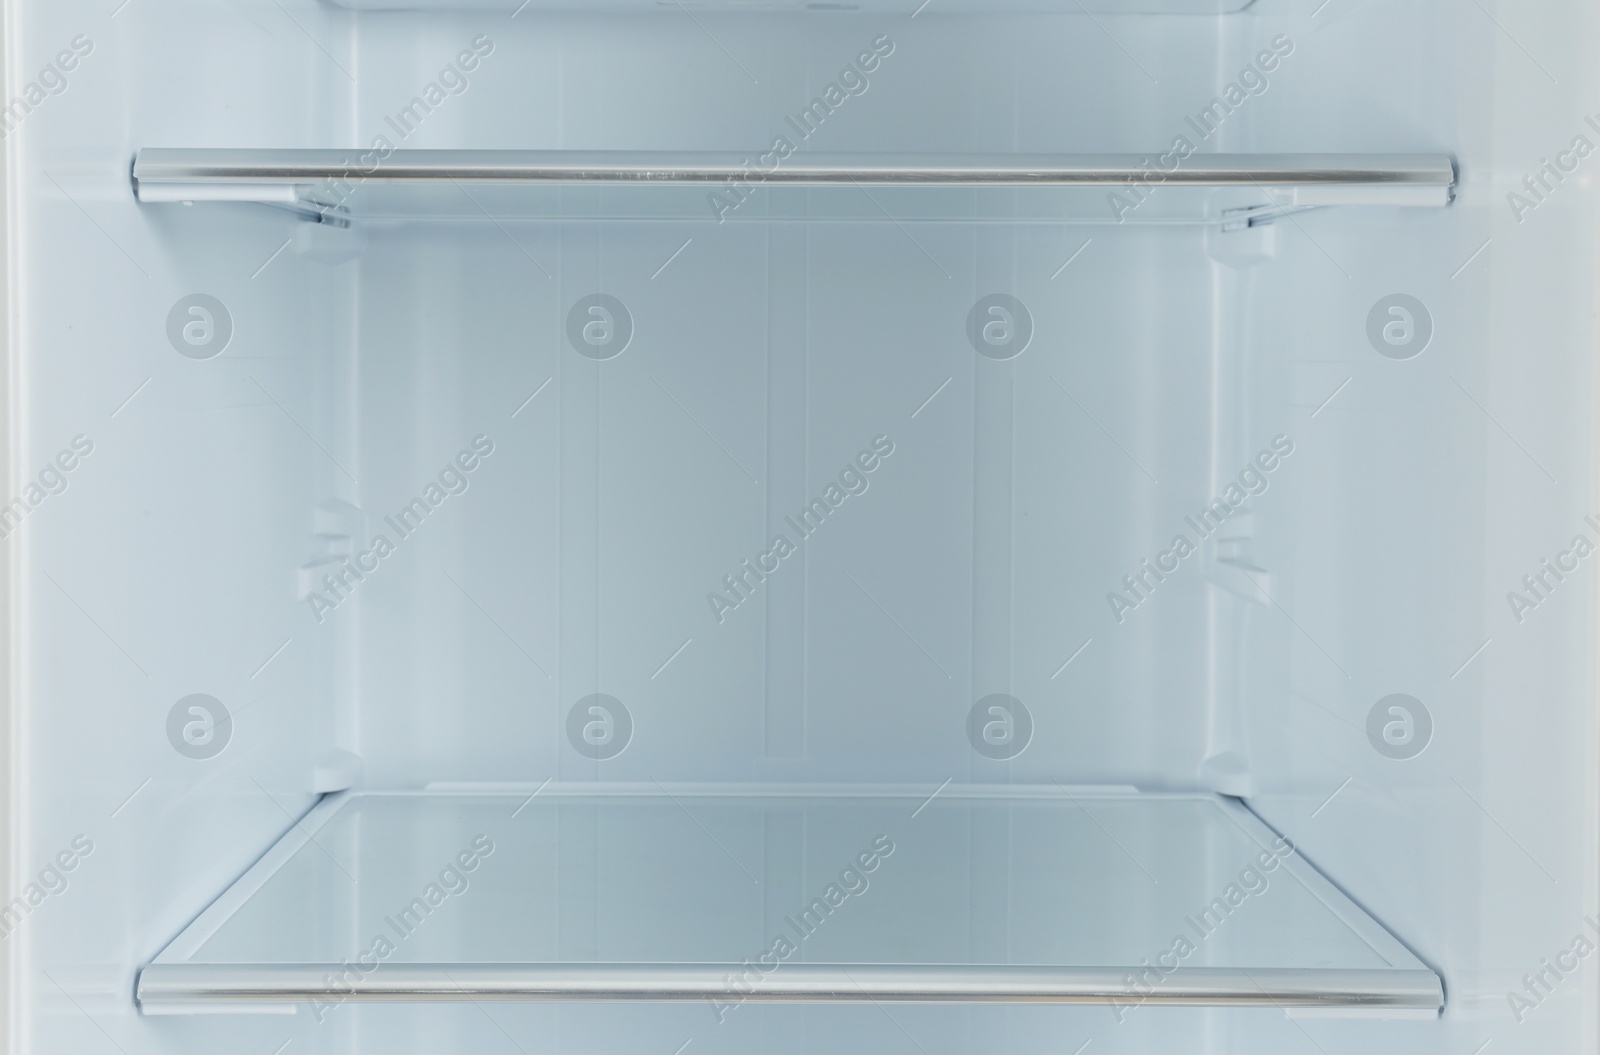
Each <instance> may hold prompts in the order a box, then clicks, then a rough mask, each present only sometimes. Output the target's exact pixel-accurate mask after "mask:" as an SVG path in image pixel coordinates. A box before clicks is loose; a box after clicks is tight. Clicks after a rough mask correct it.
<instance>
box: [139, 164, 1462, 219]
mask: <svg viewBox="0 0 1600 1055" xmlns="http://www.w3.org/2000/svg"><path fill="white" fill-rule="evenodd" d="M133 178H134V186H135V190H136V193H137V195H138V198H139V200H140V201H142V202H147V203H173V202H183V203H189V204H194V203H200V202H251V203H258V204H268V205H276V206H279V207H283V208H287V209H291V210H294V211H296V212H298V213H300V214H302V215H304V216H306V217H308V218H314V219H320V220H324V221H329V222H336V223H348V222H350V221H352V220H415V219H446V220H477V221H490V220H493V221H503V220H523V219H530V220H531V219H538V220H618V221H645V220H673V221H689V222H701V223H718V224H720V223H730V222H752V221H756V222H768V223H770V222H774V221H808V222H816V221H828V220H833V221H846V222H850V223H879V222H911V223H922V222H968V223H974V222H975V223H1074V224H1156V225H1165V224H1209V225H1216V224H1245V223H1249V222H1260V221H1263V220H1266V219H1270V218H1272V217H1274V216H1279V215H1283V214H1285V213H1287V212H1294V211H1298V210H1303V209H1309V208H1319V207H1325V206H1363V205H1369V206H1423V207H1437V206H1443V205H1447V204H1449V202H1450V200H1451V196H1452V193H1453V187H1454V183H1455V172H1454V166H1453V163H1452V161H1451V159H1450V158H1449V157H1448V156H1446V155H1437V154H1192V155H1188V156H1186V157H1178V156H1176V155H1171V154H1168V155H1161V154H1152V155H1141V154H995V155H912V154H900V155H890V154H885V155H849V154H836V155H828V154H802V153H796V154H792V155H789V156H787V157H782V158H780V157H777V156H775V155H761V154H754V155H750V156H746V155H741V154H719V153H687V152H658V153H631V152H590V153H584V152H575V151H538V150H503V151H492V150H413V151H394V152H392V153H390V154H388V155H386V156H384V157H379V156H377V155H375V154H371V153H367V154H363V153H360V152H359V151H330V150H225V149H215V150H186V149H165V148H146V149H143V150H141V151H139V155H138V158H137V159H136V161H135V163H134V171H133Z"/></svg>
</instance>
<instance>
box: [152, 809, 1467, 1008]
mask: <svg viewBox="0 0 1600 1055" xmlns="http://www.w3.org/2000/svg"><path fill="white" fill-rule="evenodd" d="M533 790H534V789H532V788H528V789H517V790H507V791H498V790H496V791H476V790H446V789H441V790H434V791H427V792H414V793H393V794H379V793H343V794H340V795H336V796H333V797H330V798H329V799H327V800H325V801H324V802H323V803H321V804H320V805H319V806H318V807H317V808H316V809H315V810H313V811H312V813H311V815H310V816H308V817H307V818H306V819H305V820H304V821H302V822H301V823H300V824H299V825H297V826H296V827H295V828H294V829H292V830H291V831H290V832H289V833H288V834H287V835H285V836H284V837H283V839H282V840H281V841H280V842H279V843H278V845H276V846H275V847H273V848H272V850H271V851H270V852H269V853H268V854H267V855H266V856H265V857H264V858H263V859H262V860H261V861H260V862H258V863H257V864H256V865H255V866H254V867H253V868H252V869H251V870H250V871H249V872H248V873H246V875H245V876H244V877H242V878H241V879H240V880H239V881H238V882H237V883H236V884H235V885H234V886H233V887H232V888H231V889H230V890H229V891H228V892H227V893H226V894H224V896H223V897H222V898H220V899H219V900H218V901H217V902H216V903H215V904H213V905H212V906H211V907H210V908H209V909H207V910H206V911H205V912H204V913H203V914H202V915H201V916H200V917H199V918H198V919H197V920H196V921H195V922H194V923H193V924H191V925H190V927H189V928H188V929H187V930H185V931H184V932H183V933H182V934H181V935H180V936H179V937H178V938H177V939H176V940H175V941H174V942H173V943H172V944H171V946H169V947H168V948H167V949H166V950H165V951H164V952H163V953H162V954H161V955H160V956H159V957H158V958H157V959H156V960H155V961H154V963H152V964H151V965H149V966H147V967H145V968H144V970H143V971H142V973H141V976H140V980H139V992H138V995H139V999H140V1002H141V1006H142V1007H143V1008H144V1009H145V1010H146V1011H147V1012H161V1011H168V1012H181V1011H203V1010H208V1009H220V1008H224V1007H231V1006H237V1005H240V1004H247V1003H249V1004H255V1003H274V1002H276V1003H294V1002H309V1001H316V1000H319V999H328V998H329V995H330V994H331V993H341V994H342V995H341V996H340V997H339V998H340V999H356V1000H378V999H388V1000H420V999H434V1000H437V999H468V998H486V997H495V998H504V999H521V1000H553V999H554V1000H562V999H566V1000H570V999H652V1000H678V999H692V1000H704V999H711V1000H729V999H740V1000H742V999H753V1000H850V999H879V1000H933V1001H941V1000H951V1001H981V1000H1007V1001H1039V1002H1080V1003H1120V1004H1124V1005H1126V1004H1129V1003H1143V1002H1149V1003H1186V1004H1212V1005H1230V1004H1274V1005H1279V1006H1285V1007H1289V1006H1295V1007H1306V1006H1314V1007H1325V1008H1326V1007H1331V1008H1411V1009H1428V1010H1436V1009H1437V1008H1439V1007H1440V1006H1441V1004H1442V995H1441V989H1440V983H1439V980H1438V978H1437V977H1436V976H1435V975H1434V974H1433V973H1432V972H1431V971H1429V970H1428V969H1427V968H1426V967H1425V966H1424V965H1423V964H1421V963H1420V962H1419V961H1418V960H1417V959H1416V958H1415V957H1414V956H1412V955H1411V953H1409V952H1408V951H1407V950H1406V949H1405V948H1404V947H1403V946H1402V945H1401V944H1400V943H1399V942H1398V941H1396V940H1395V939H1394V938H1393V937H1392V936H1390V935H1389V934H1388V933H1387V932H1386V931H1385V930H1384V929H1383V928H1382V927H1381V926H1380V925H1379V924H1378V923H1376V922H1375V921H1374V920H1372V919H1371V917H1369V916H1367V915H1366V914H1365V913H1364V912H1363V911H1362V910H1361V909H1360V908H1358V907H1357V906H1356V905H1354V904H1353V903H1352V902H1350V901H1349V900H1348V899H1347V898H1345V897H1344V896H1343V895H1342V894H1340V893H1339V892H1338V891H1337V890H1336V889H1335V888H1334V887H1333V886H1332V885H1331V884H1329V883H1328V882H1327V881H1326V880H1325V879H1323V878H1322V877H1321V876H1320V875H1319V874H1318V873H1317V872H1316V871H1315V870H1314V869H1313V868H1311V867H1310V866H1309V865H1308V864H1307V863H1306V862H1305V861H1304V860H1302V859H1301V858H1300V856H1299V855H1298V853H1297V852H1296V850H1295V848H1294V847H1293V845H1292V844H1291V843H1290V842H1289V841H1288V840H1285V839H1280V838H1279V837H1278V836H1276V835H1275V834H1274V833H1273V832H1271V831H1270V830H1269V829H1267V828H1266V827H1265V826H1264V825H1263V824H1262V823H1261V822H1260V821H1259V820H1257V819H1256V818H1255V817H1254V815H1253V814H1251V813H1250V812H1249V811H1248V810H1246V809H1245V808H1243V807H1242V806H1240V805H1238V804H1237V803H1236V802H1234V801H1232V800H1227V799H1223V798H1220V797H1217V796H1213V795H1209V794H1141V793H1138V792H1133V791H1119V790H1105V789H1092V788H1085V789H1076V788H1075V789H1064V788H1054V787H1052V788H1044V789H1039V788H1021V789H1018V788H1008V789H1005V790H1004V791H999V790H994V789H983V788H972V789H967V790H964V791H963V790H956V789H953V788H946V789H944V790H943V791H942V792H940V793H939V794H937V795H934V796H933V797H932V798H931V799H930V798H929V793H930V792H931V790H932V789H922V790H917V791H906V790H881V789H852V790H848V791H841V792H840V793H838V794H818V793H817V791H816V790H815V789H810V790H807V791H801V790H798V789H796V790H793V791H786V790H785V789H782V788H776V789H775V788H771V787H767V788H757V787H739V788H722V789H709V788H704V787H695V788H666V789H658V788H656V787H653V786H652V787H649V788H644V789H638V788H634V789H628V788H610V789H605V790H603V791H600V792H597V791H596V790H595V786H593V785H589V786H583V785H577V786H568V787H564V788H557V787H556V786H554V785H552V786H549V787H546V788H545V789H543V790H541V791H539V792H538V793H537V794H533Z"/></svg>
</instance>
